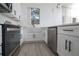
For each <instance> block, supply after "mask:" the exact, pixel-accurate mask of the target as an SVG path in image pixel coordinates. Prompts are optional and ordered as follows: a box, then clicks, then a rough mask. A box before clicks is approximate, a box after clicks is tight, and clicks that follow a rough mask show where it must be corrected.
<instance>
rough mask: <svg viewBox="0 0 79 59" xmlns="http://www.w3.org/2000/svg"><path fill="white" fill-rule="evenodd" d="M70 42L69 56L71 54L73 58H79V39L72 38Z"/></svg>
mask: <svg viewBox="0 0 79 59" xmlns="http://www.w3.org/2000/svg"><path fill="white" fill-rule="evenodd" d="M70 42H71V45H70V52H69V53H68V54H69V55H70V54H71V55H72V56H79V37H75V36H70Z"/></svg>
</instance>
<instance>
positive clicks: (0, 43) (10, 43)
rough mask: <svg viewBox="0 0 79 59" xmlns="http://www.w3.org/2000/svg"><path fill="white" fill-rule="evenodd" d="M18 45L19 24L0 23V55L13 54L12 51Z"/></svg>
mask: <svg viewBox="0 0 79 59" xmlns="http://www.w3.org/2000/svg"><path fill="white" fill-rule="evenodd" d="M19 45H20V26H15V25H8V24H1V25H0V55H3V56H8V55H13V53H12V52H13V51H14V50H15V49H16V47H18V46H19Z"/></svg>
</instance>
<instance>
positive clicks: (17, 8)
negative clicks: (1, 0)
mask: <svg viewBox="0 0 79 59" xmlns="http://www.w3.org/2000/svg"><path fill="white" fill-rule="evenodd" d="M2 14H3V15H5V16H7V17H10V18H12V19H14V20H17V21H18V20H20V17H21V4H20V3H12V11H11V12H8V13H5V12H4V13H2Z"/></svg>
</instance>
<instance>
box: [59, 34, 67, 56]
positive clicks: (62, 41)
mask: <svg viewBox="0 0 79 59" xmlns="http://www.w3.org/2000/svg"><path fill="white" fill-rule="evenodd" d="M65 42H66V39H65V36H64V35H62V34H58V40H57V52H58V54H59V55H60V56H65V55H66V50H65V49H66V43H65Z"/></svg>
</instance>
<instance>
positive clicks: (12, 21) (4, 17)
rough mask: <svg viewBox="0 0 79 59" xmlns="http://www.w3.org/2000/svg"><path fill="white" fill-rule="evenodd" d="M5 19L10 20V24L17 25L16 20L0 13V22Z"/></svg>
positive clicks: (3, 21) (2, 22)
mask: <svg viewBox="0 0 79 59" xmlns="http://www.w3.org/2000/svg"><path fill="white" fill-rule="evenodd" d="M6 21H7V22H10V23H11V24H14V25H18V22H17V21H14V20H13V19H12V18H9V17H7V16H4V15H2V14H0V24H4V23H5V22H6Z"/></svg>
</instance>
